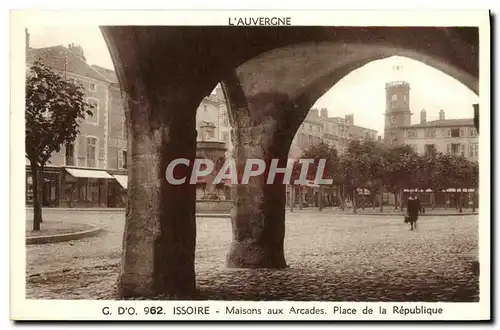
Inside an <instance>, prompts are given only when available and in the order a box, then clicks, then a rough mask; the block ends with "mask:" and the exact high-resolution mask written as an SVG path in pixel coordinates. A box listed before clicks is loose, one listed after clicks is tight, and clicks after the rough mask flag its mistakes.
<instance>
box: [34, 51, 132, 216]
mask: <svg viewBox="0 0 500 330" xmlns="http://www.w3.org/2000/svg"><path fill="white" fill-rule="evenodd" d="M36 60H39V61H42V62H43V63H44V64H45V65H47V66H49V67H50V68H51V69H52V70H53V71H55V72H57V73H59V74H60V75H62V76H63V77H64V78H66V79H67V80H70V81H72V82H74V83H75V84H80V85H81V86H82V87H83V89H84V90H85V96H86V101H87V102H88V103H89V104H91V105H92V106H93V109H92V112H93V114H92V115H87V116H86V117H85V119H83V120H81V121H80V122H79V130H80V134H78V136H77V138H76V140H75V141H74V143H72V144H68V145H65V146H63V147H62V148H61V151H60V152H58V153H55V154H53V155H52V157H51V159H50V160H49V163H48V165H47V166H46V170H45V173H44V174H43V175H42V205H43V206H49V207H57V206H59V207H96V206H97V207H113V206H123V205H124V200H125V198H124V196H125V189H126V167H127V166H126V164H127V155H126V127H125V125H124V120H123V118H124V112H123V106H122V103H121V95H120V89H119V86H118V81H117V79H116V75H115V74H114V72H113V71H112V70H109V69H105V68H100V67H97V66H90V65H89V64H87V61H86V59H85V55H84V52H83V49H82V48H81V47H80V46H78V45H74V44H70V45H68V47H65V46H62V45H60V46H54V47H47V48H38V49H31V48H28V49H27V69H29V67H30V66H31V64H32V63H33V62H34V61H36ZM124 179H125V180H124ZM32 184H33V182H32V177H31V171H30V167H29V164H28V163H27V166H26V202H27V204H28V205H29V204H31V203H32V200H33V191H32Z"/></svg>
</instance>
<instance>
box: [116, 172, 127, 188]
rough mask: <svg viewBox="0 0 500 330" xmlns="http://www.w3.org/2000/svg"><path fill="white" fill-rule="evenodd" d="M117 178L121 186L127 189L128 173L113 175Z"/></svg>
mask: <svg viewBox="0 0 500 330" xmlns="http://www.w3.org/2000/svg"><path fill="white" fill-rule="evenodd" d="M113 176H114V177H115V179H116V181H118V183H119V184H120V186H122V187H123V188H124V189H127V187H128V176H126V175H118V174H117V175H113Z"/></svg>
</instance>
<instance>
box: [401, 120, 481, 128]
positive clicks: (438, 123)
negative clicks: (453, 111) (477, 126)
mask: <svg viewBox="0 0 500 330" xmlns="http://www.w3.org/2000/svg"><path fill="white" fill-rule="evenodd" d="M458 126H474V120H473V119H472V118H463V119H444V120H433V121H428V122H426V123H418V124H414V125H411V126H410V128H426V127H458Z"/></svg>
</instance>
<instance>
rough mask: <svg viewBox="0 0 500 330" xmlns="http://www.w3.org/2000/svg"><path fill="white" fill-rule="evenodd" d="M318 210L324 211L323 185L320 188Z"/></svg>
mask: <svg viewBox="0 0 500 330" xmlns="http://www.w3.org/2000/svg"><path fill="white" fill-rule="evenodd" d="M318 209H319V211H323V187H322V186H321V185H320V186H319V188H318Z"/></svg>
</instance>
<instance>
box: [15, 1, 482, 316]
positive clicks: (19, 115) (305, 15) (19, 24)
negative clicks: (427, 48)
mask: <svg viewBox="0 0 500 330" xmlns="http://www.w3.org/2000/svg"><path fill="white" fill-rule="evenodd" d="M250 14H251V16H280V17H281V16H291V17H292V23H293V25H294V26H302V25H303V26H306V25H325V26H328V25H332V22H334V23H335V25H350V26H366V25H381V26H400V25H405V26H457V25H459V26H478V25H479V26H481V29H480V45H481V52H480V63H481V67H480V77H481V79H480V85H479V86H480V95H481V99H480V109H481V110H482V111H481V117H480V120H481V123H480V135H479V144H480V145H481V147H480V151H479V152H480V154H479V158H480V160H481V161H480V166H481V170H480V173H481V176H480V188H481V190H480V195H481V198H480V207H479V209H480V210H481V215H480V221H479V231H480V232H479V242H480V243H479V244H480V247H479V253H480V260H482V261H489V257H490V229H491V228H490V196H491V192H490V187H489V184H490V153H489V152H487V150H488V149H489V146H490V138H491V136H490V130H489V123H490V121H489V120H490V113H489V111H488V110H489V109H490V101H489V100H490V97H489V96H490V79H489V77H490V58H489V57H490V43H489V40H490V31H489V17H488V12H487V11H485V10H467V11H460V10H459V11H457V10H454V11H446V12H444V11H441V12H436V11H434V10H412V11H402V10H394V11H382V10H379V11H376V12H374V11H368V10H364V11H335V12H333V11H325V10H321V11H318V10H314V11H311V10H308V11H298V10H295V11H286V10H280V11H261V10H253V11H251V12H241V11H240V12H235V11H208V12H207V11H206V10H204V11H202V10H197V11H179V10H178V11H170V12H164V11H144V10H140V11H134V12H132V11H114V12H113V13H112V15H111V13H110V11H91V12H78V11H26V12H19V11H17V12H12V14H11V35H10V37H11V49H12V54H13V53H14V51H15V53H16V56H14V55H11V86H12V88H11V109H22V108H23V106H24V105H23V104H24V97H22V96H21V95H24V73H25V70H26V69H25V63H24V58H25V56H24V28H25V26H28V27H29V26H30V25H53V23H54V22H57V24H58V25H94V26H95V25H103V24H113V25H129V24H135V25H227V18H228V17H229V16H235V17H239V16H248V15H250ZM166 22H168V24H167V23H166ZM485 109H488V110H485ZM21 127H24V113H23V112H21V111H12V112H11V128H12V130H11V136H10V137H11V139H12V141H23V140H24V130H23V129H21ZM23 158H24V155H23V154H22V148H11V158H10V161H11V165H13V166H11V175H10V177H11V178H21V177H24V175H25V173H24V166H16V164H18V163H20V162H21V161H22V162H23V163H22V164H24V160H23ZM13 183H14V184H13V185H11V191H10V193H11V196H10V197H11V200H12V201H14V202H13V203H11V232H10V233H11V237H10V239H11V269H10V271H11V274H10V276H11V279H12V282H11V286H10V290H11V292H10V297H11V318H13V319H46V320H47V319H49V320H50V319H53V320H57V319H60V320H68V319H87V320H90V319H94V320H111V319H113V318H108V317H106V318H105V317H103V315H102V313H101V309H102V307H104V306H115V307H117V306H118V305H128V306H136V309H140V307H142V306H144V305H148V306H154V305H162V306H164V309H165V310H167V309H169V308H170V309H171V306H173V305H180V304H181V303H177V302H174V301H153V302H149V301H134V302H117V301H99V302H96V301H74V300H71V301H64V300H50V303H47V302H48V301H46V300H26V299H25V298H24V293H25V280H24V279H25V264H24V262H23V261H24V258H25V245H24V222H23V221H19V219H24V216H25V208H24V185H20V184H18V182H17V180H16V179H14V181H13ZM480 265H481V270H480V272H481V277H480V292H481V302H480V303H451V304H450V303H438V305H439V307H441V308H443V310H444V314H443V315H441V316H440V317H439V318H437V319H447V320H471V319H486V318H488V316H489V315H490V311H489V307H490V304H489V301H490V282H489V274H490V264H489V262H481V263H480ZM15 279H22V280H19V281H17V280H15ZM182 304H183V305H187V304H188V303H186V302H182ZM189 304H190V305H207V304H209V305H210V306H211V308H219V307H220V308H221V309H223V307H225V306H230V305H244V306H246V307H250V306H253V305H255V306H260V307H261V308H262V306H265V305H270V306H276V305H277V303H276V302H270V303H264V302H224V301H216V302H209V303H207V302H192V303H189ZM279 304H280V305H282V306H283V307H284V308H286V307H285V306H292V305H293V306H297V305H302V306H311V305H315V306H319V305H325V304H328V305H329V306H333V305H335V304H336V303H333V302H331V303H304V302H280V303H279ZM341 304H342V305H343V306H354V305H357V306H360V307H361V306H366V305H373V306H380V305H387V306H393V305H401V304H397V303H376V304H374V303H345V302H342V303H341ZM403 305H405V306H414V305H422V304H419V303H416V304H414V303H404V304H403ZM424 305H425V306H427V307H433V305H434V304H432V303H425V304H424ZM329 308H330V307H329ZM388 315H391V319H400V320H414V319H419V320H422V319H425V320H430V319H432V318H429V317H416V318H412V317H408V316H407V317H404V318H395V317H394V315H392V314H388ZM379 317H380V315H379ZM119 319H120V320H125V319H132V318H127V317H124V316H122V317H120V318H119ZM133 319H136V320H137V319H150V320H158V319H159V318H158V317H154V316H153V317H149V318H144V317H142V318H138V317H133ZM164 319H165V318H164ZM168 319H170V320H174V319H175V318H173V317H168ZM188 319H189V318H188V317H186V316H180V317H179V318H178V320H188ZM191 319H198V320H199V319H200V318H199V317H194V318H191ZM202 319H205V320H209V319H222V315H220V316H218V315H211V316H209V317H204V318H202ZM237 319H247V320H256V319H261V318H258V317H255V316H246V317H245V316H238V318H237ZM262 319H264V318H262ZM274 319H276V318H274ZM278 319H280V320H285V319H289V320H291V319H300V320H306V319H307V318H306V317H304V316H299V317H297V318H294V317H291V316H288V317H286V318H285V317H279V318H278ZM313 319H314V320H320V319H321V317H319V316H315V317H314V318H313ZM328 319H329V320H332V319H335V318H332V316H331V315H329V317H328ZM336 319H338V320H348V319H349V318H348V317H346V316H341V317H340V318H336ZM356 319H360V318H359V316H358V317H357V318H356ZM365 319H366V320H373V319H375V318H370V317H367V318H365Z"/></svg>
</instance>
